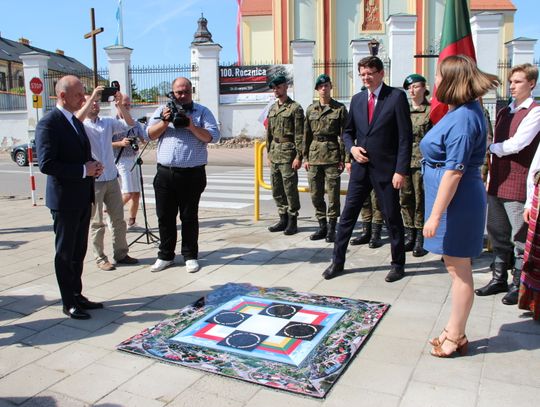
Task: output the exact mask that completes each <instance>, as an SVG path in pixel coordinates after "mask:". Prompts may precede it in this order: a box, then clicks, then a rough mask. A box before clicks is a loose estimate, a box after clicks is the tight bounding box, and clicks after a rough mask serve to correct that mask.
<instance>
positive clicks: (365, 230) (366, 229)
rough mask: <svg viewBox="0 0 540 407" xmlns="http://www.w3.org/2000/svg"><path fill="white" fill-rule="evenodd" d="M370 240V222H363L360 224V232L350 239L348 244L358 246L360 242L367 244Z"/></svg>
mask: <svg viewBox="0 0 540 407" xmlns="http://www.w3.org/2000/svg"><path fill="white" fill-rule="evenodd" d="M370 240H371V223H368V222H364V223H363V225H362V234H361V235H360V236H358V237H355V238H354V239H351V241H350V244H351V245H352V246H358V245H361V244H368V243H369V241H370Z"/></svg>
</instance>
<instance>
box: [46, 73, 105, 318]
mask: <svg viewBox="0 0 540 407" xmlns="http://www.w3.org/2000/svg"><path fill="white" fill-rule="evenodd" d="M55 90H56V96H57V104H56V108H54V109H53V110H52V111H51V112H50V113H48V114H47V115H46V116H44V117H43V119H41V120H40V121H39V123H38V125H37V128H36V147H37V151H38V157H39V169H40V170H41V172H42V173H43V174H47V189H46V195H45V196H46V205H47V207H48V208H49V209H50V210H51V214H52V218H53V227H54V233H55V235H56V236H55V248H56V255H55V257H54V267H55V271H56V279H57V280H58V286H59V287H60V295H61V296H62V303H63V312H64V314H66V315H67V316H69V317H70V318H74V319H88V318H90V314H88V313H87V312H86V310H88V309H97V308H103V304H101V303H97V302H92V301H90V300H88V298H86V297H85V296H83V295H82V280H81V276H82V271H83V261H84V256H85V255H86V248H87V243H88V227H89V224H90V212H91V208H92V202H93V200H94V177H98V176H99V175H101V173H102V172H103V166H102V164H101V163H100V162H98V161H94V160H93V159H92V155H91V149H90V142H89V141H88V137H87V136H86V132H85V131H84V126H83V125H82V123H81V122H80V121H79V120H78V119H77V118H76V117H75V116H74V112H76V111H77V110H79V109H80V108H81V107H82V106H83V104H84V102H85V98H84V87H83V84H82V82H81V81H80V80H79V79H78V78H77V77H75V76H71V75H68V76H64V77H62V78H61V79H60V80H59V81H58V83H57V84H56V88H55Z"/></svg>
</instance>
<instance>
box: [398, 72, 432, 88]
mask: <svg viewBox="0 0 540 407" xmlns="http://www.w3.org/2000/svg"><path fill="white" fill-rule="evenodd" d="M415 82H423V83H426V82H427V81H426V78H424V77H423V76H422V75H418V74H417V73H413V74H410V75H409V76H407V77H406V78H405V82H403V89H405V90H407V89H409V86H410V85H412V84H413V83H415Z"/></svg>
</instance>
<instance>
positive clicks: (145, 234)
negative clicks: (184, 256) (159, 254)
mask: <svg viewBox="0 0 540 407" xmlns="http://www.w3.org/2000/svg"><path fill="white" fill-rule="evenodd" d="M148 144H149V143H146V144H145V146H144V147H143V149H142V150H141V152H140V153H139V155H138V156H137V160H135V163H134V164H133V166H132V167H131V170H130V171H133V169H134V168H135V166H136V165H138V166H139V182H140V184H141V197H142V209H143V216H144V232H142V233H141V234H140V235H139V236H138V237H137V238H136V239H135V240H134V241H133V242H131V243H130V244H129V246H131V245H132V244H134V243H145V244H151V243H157V242H159V237H157V236H156V235H155V234H154V233H152V231H151V230H150V228H149V227H148V216H147V215H146V200H145V198H144V183H143V175H142V164H143V160H142V158H141V157H142V155H143V153H144V150H146V147H148ZM143 237H146V242H144V241H140V242H139V240H141V239H142V238H143Z"/></svg>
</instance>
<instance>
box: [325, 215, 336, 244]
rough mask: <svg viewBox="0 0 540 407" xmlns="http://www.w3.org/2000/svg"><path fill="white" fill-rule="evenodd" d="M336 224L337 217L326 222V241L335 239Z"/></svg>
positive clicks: (330, 241) (329, 241)
mask: <svg viewBox="0 0 540 407" xmlns="http://www.w3.org/2000/svg"><path fill="white" fill-rule="evenodd" d="M336 224H337V219H330V220H329V222H328V233H327V234H326V241H327V242H328V243H333V242H335V241H336Z"/></svg>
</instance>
